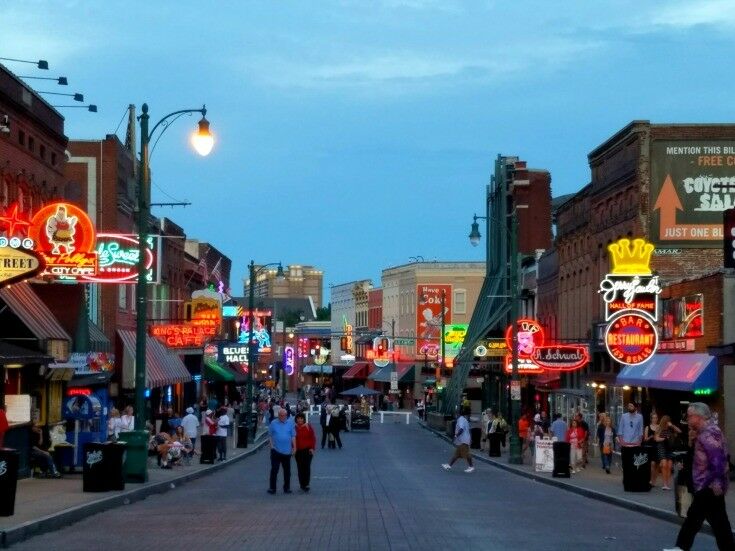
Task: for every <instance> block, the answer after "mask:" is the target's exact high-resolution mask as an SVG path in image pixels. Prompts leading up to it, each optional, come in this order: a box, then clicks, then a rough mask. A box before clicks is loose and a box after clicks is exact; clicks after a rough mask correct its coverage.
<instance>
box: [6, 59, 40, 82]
mask: <svg viewBox="0 0 735 551" xmlns="http://www.w3.org/2000/svg"><path fill="white" fill-rule="evenodd" d="M0 61H15V62H16V63H30V64H31V65H35V66H36V67H38V68H39V69H42V70H44V71H48V61H46V60H45V59H39V60H38V61H29V60H27V59H13V58H12V57H0ZM22 78H27V77H22Z"/></svg>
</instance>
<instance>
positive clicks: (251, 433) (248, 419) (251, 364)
mask: <svg viewBox="0 0 735 551" xmlns="http://www.w3.org/2000/svg"><path fill="white" fill-rule="evenodd" d="M203 120H204V121H205V122H206V119H203ZM207 129H209V123H208V122H207ZM200 130H201V121H200ZM269 266H278V269H277V270H276V280H277V281H283V280H284V279H286V275H285V274H284V273H283V265H282V264H281V263H280V262H271V263H269V264H262V265H260V266H258V268H257V269H256V267H255V261H254V260H251V261H250V264H248V270H249V275H250V288H249V290H248V396H247V398H248V401H247V404H246V406H245V423H246V425H245V426H246V427H247V428H248V440H249V441H250V442H254V441H255V427H254V426H253V424H252V415H253V369H254V368H255V354H254V352H255V346H253V338H254V334H253V332H254V331H253V330H254V325H255V276H257V275H258V274H259V273H260V272H262V271H263V270H264V269H266V268H268V267H269Z"/></svg>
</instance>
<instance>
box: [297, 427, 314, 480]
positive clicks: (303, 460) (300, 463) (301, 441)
mask: <svg viewBox="0 0 735 551" xmlns="http://www.w3.org/2000/svg"><path fill="white" fill-rule="evenodd" d="M314 450H316V433H314V429H313V427H312V426H311V425H310V424H309V423H307V422H306V415H304V414H303V413H297V414H296V454H295V458H296V469H297V470H298V473H299V487H300V488H301V489H302V490H303V491H304V492H308V491H309V482H310V479H311V460H312V458H313V457H314Z"/></svg>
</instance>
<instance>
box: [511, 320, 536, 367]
mask: <svg viewBox="0 0 735 551" xmlns="http://www.w3.org/2000/svg"><path fill="white" fill-rule="evenodd" d="M516 327H517V330H516V337H517V338H518V357H519V358H530V357H531V356H533V351H534V350H535V349H536V348H537V347H539V346H543V345H544V329H543V327H541V325H539V322H537V321H536V320H532V319H526V318H522V319H519V320H518V323H517V325H516ZM505 344H506V345H507V346H508V350H513V326H512V325H509V326H508V329H506V330H505Z"/></svg>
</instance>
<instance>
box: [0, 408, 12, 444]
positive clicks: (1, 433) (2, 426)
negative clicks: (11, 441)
mask: <svg viewBox="0 0 735 551" xmlns="http://www.w3.org/2000/svg"><path fill="white" fill-rule="evenodd" d="M8 427H10V424H9V423H8V416H7V415H6V414H5V404H2V403H0V448H2V447H3V440H5V433H6V432H8Z"/></svg>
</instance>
